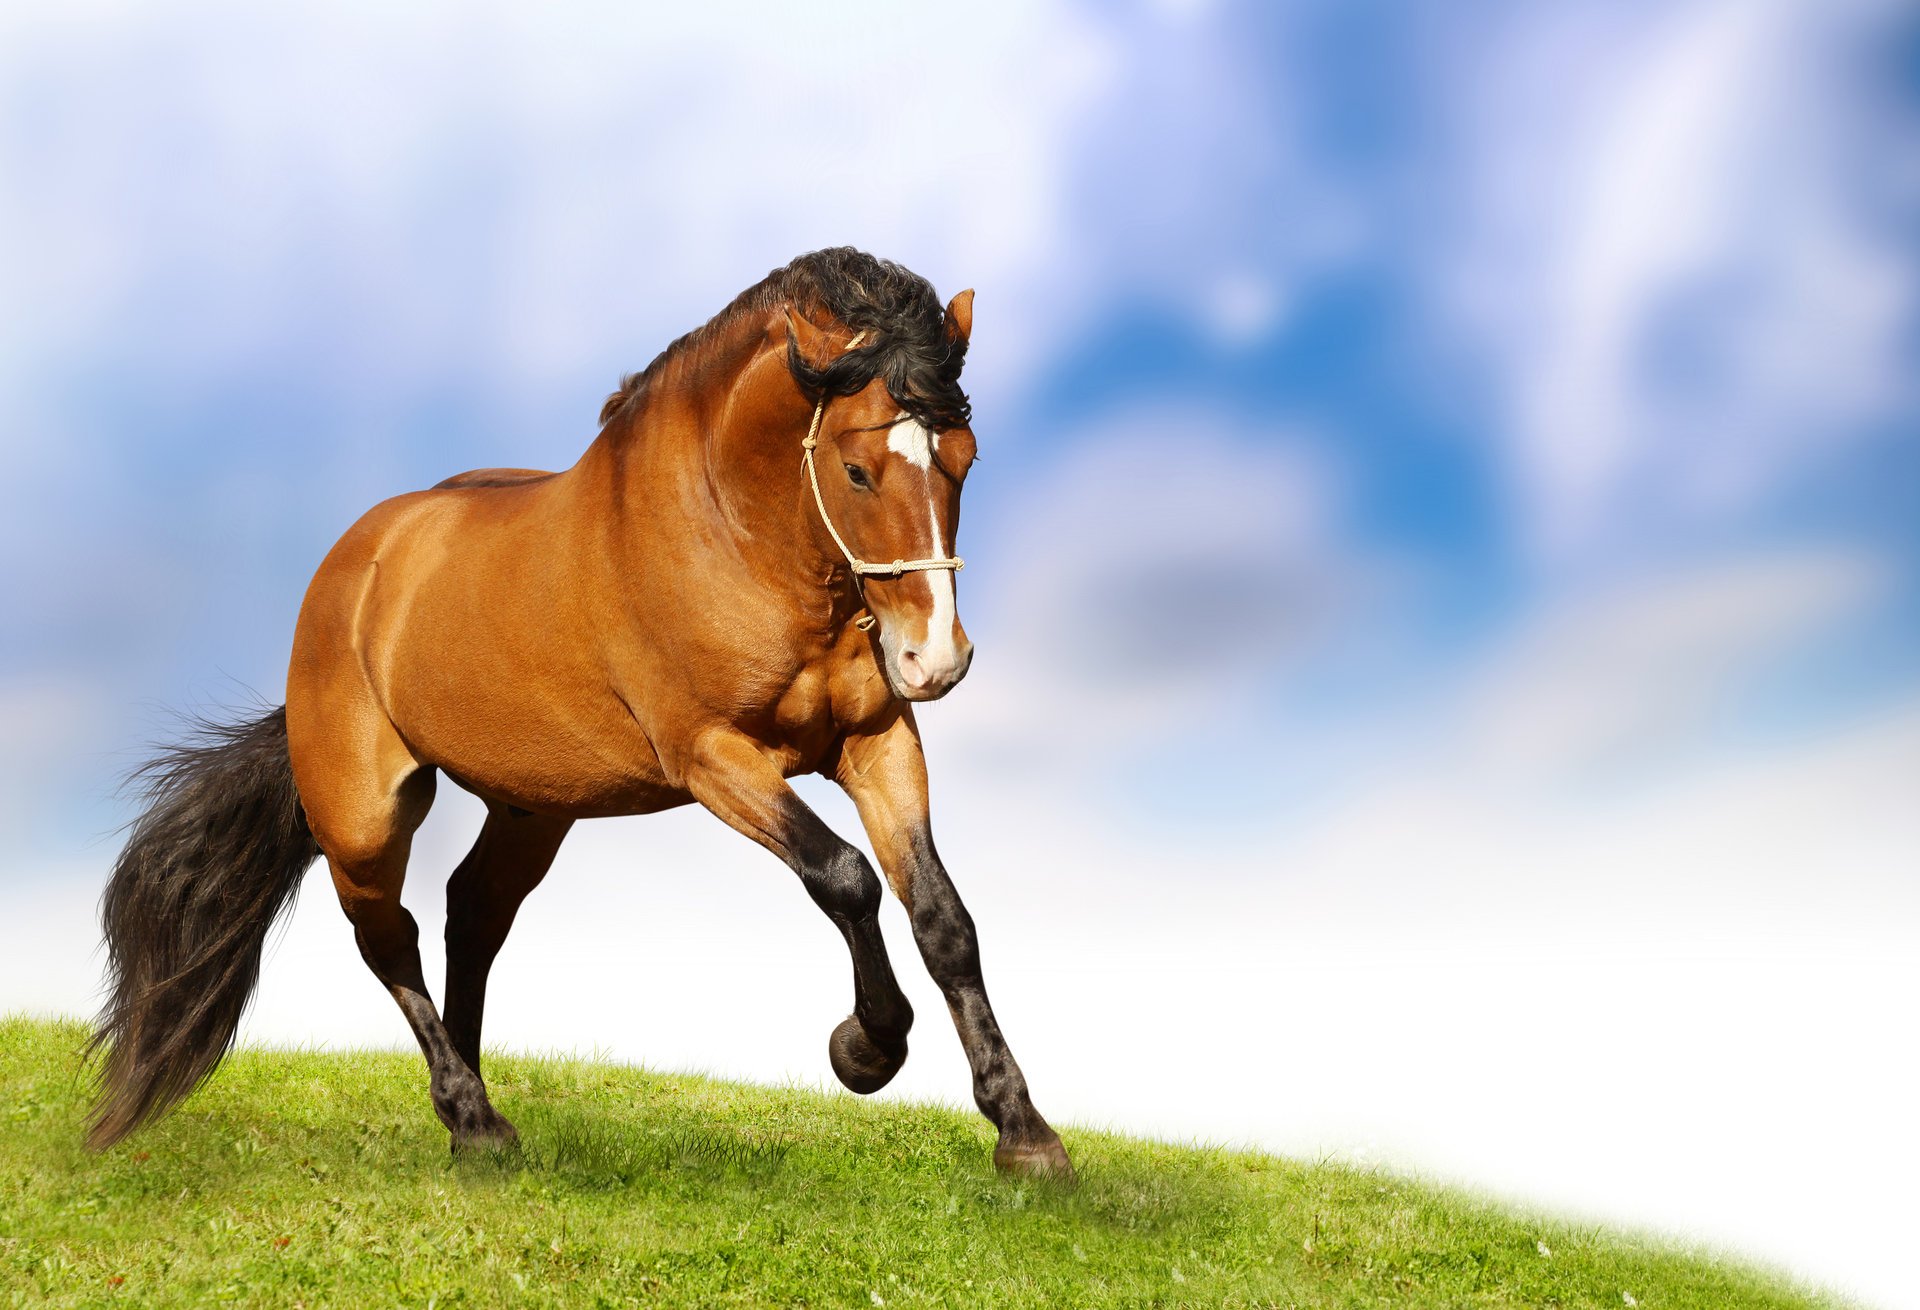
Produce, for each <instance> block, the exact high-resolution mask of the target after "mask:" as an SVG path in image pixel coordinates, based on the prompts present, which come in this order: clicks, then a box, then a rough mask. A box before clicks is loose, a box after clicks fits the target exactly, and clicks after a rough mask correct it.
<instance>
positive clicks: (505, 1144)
mask: <svg viewBox="0 0 1920 1310" xmlns="http://www.w3.org/2000/svg"><path fill="white" fill-rule="evenodd" d="M519 1151H520V1131H519V1129H517V1128H515V1127H514V1126H513V1125H512V1124H510V1123H508V1122H507V1121H506V1120H505V1119H503V1118H501V1117H500V1116H499V1115H498V1114H496V1115H494V1122H493V1123H491V1124H488V1125H487V1126H486V1127H484V1128H472V1129H468V1130H467V1131H466V1132H457V1133H455V1134H454V1135H453V1153H454V1154H455V1155H457V1156H490V1155H491V1156H501V1155H517V1154H519Z"/></svg>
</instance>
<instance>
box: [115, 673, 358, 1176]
mask: <svg viewBox="0 0 1920 1310" xmlns="http://www.w3.org/2000/svg"><path fill="white" fill-rule="evenodd" d="M134 781H135V782H136V783H137V784H138V785H139V787H140V791H141V795H142V796H143V797H144V798H145V800H146V802H147V808H146V812H145V813H143V814H142V815H141V816H140V818H139V820H138V821H137V822H135V824H134V825H133V835H132V836H131V837H129V838H128V840H127V846H126V849H125V850H123V851H121V852H120V859H119V861H118V862H117V863H115V864H114V866H113V877H112V879H111V880H110V881H109V882H108V883H107V891H106V895H105V896H103V897H102V898H101V901H100V922H101V926H102V928H104V929H105V931H106V937H107V955H108V980H109V982H110V983H111V984H112V989H113V991H112V996H111V998H110V999H109V1000H108V1001H107V1005H106V1008H105V1010H103V1011H102V1012H101V1015H100V1023H99V1027H98V1028H97V1029H96V1031H95V1032H94V1035H93V1042H92V1045H91V1048H90V1049H92V1050H94V1051H96V1052H97V1051H99V1050H102V1049H104V1050H105V1051H106V1053H107V1057H106V1065H105V1068H104V1069H103V1070H102V1071H101V1077H100V1099H99V1101H98V1103H97V1104H96V1105H95V1106H94V1109H93V1120H92V1131H91V1132H90V1133H89V1134H88V1136H87V1141H88V1144H89V1145H91V1146H93V1147H94V1148H95V1149H96V1150H99V1149H104V1148H105V1147H108V1146H111V1145H113V1143H115V1142H117V1141H119V1140H120V1139H121V1138H122V1137H125V1136H126V1135H127V1134H128V1133H130V1132H132V1131H133V1130H134V1129H136V1128H138V1127H140V1125H142V1124H144V1123H146V1122H147V1121H148V1120H150V1119H153V1118H156V1117H158V1116H159V1115H160V1114H162V1113H163V1112H165V1111H166V1110H167V1109H168V1108H169V1107H171V1106H172V1105H173V1104H174V1103H175V1102H176V1101H178V1100H180V1099H181V1098H182V1097H184V1096H185V1095H187V1093H189V1092H191V1091H192V1090H193V1089H194V1088H196V1087H198V1086H199V1085H200V1084H201V1082H203V1081H204V1080H205V1079H206V1077H207V1075H208V1074H210V1073H212V1072H213V1070H214V1066H216V1065H218V1064H219V1063H220V1059H221V1057H222V1056H224V1055H225V1054H226V1053H227V1050H228V1048H229V1047H231V1046H232V1045H233V1035H234V1032H235V1030H236V1029H237V1028H239V1026H240V1015H241V1012H242V1011H243V1010H245V1009H246V1007H247V999H248V997H250V996H251V995H252V994H253V987H254V984H255V982H257V981H258V980H259V977H260V956H261V953H262V951H263V950H264V949H265V947H266V942H267V930H268V929H269V928H270V927H272V925H273V921H274V919H275V918H276V917H277V916H278V915H279V914H280V912H281V911H282V910H283V909H285V908H286V907H287V906H288V905H289V904H291V903H292V901H293V896H294V893H295V892H296V891H297V890H299V887H300V879H301V877H302V875H304V874H305V873H306V871H307V867H308V866H309V865H311V864H312V863H313V861H314V859H315V858H316V857H317V856H318V855H319V854H320V848H319V847H318V846H316V845H315V844H314V840H313V834H312V833H311V832H309V831H308V830H307V820H306V815H305V814H304V813H302V812H301V809H300V796H299V793H298V792H296V791H295V790H294V786H293V765H292V762H291V761H290V760H289V759H288V756H287V712H286V709H285V708H284V707H282V708H280V709H276V710H274V711H272V712H271V713H269V714H266V715H264V716H263V717H261V718H258V719H255V720H253V721H252V722H242V723H236V724H218V723H211V722H200V723H198V724H196V725H195V731H194V734H193V736H192V737H191V738H190V739H189V740H188V741H187V742H185V743H183V744H181V745H178V746H173V747H169V748H168V749H167V750H165V751H163V752H162V753H161V754H160V755H158V756H157V757H155V758H154V759H153V760H151V761H150V762H148V763H147V764H146V765H145V766H144V767H143V768H141V769H140V770H139V771H138V772H137V773H135V774H134Z"/></svg>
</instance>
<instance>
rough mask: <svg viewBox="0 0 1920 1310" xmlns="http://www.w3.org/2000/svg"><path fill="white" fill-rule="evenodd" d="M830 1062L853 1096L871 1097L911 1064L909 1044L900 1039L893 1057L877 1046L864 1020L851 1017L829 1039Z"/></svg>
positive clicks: (828, 1052) (828, 1057)
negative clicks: (909, 1062) (865, 1026)
mask: <svg viewBox="0 0 1920 1310" xmlns="http://www.w3.org/2000/svg"><path fill="white" fill-rule="evenodd" d="M827 1059H828V1060H830V1061H832V1063H833V1072H834V1076H835V1077H837V1078H838V1079H839V1080H840V1081H841V1082H842V1083H845V1084H846V1087H847V1090H848V1091H850V1092H858V1093H860V1095H862V1096H871V1095H872V1094H873V1093H875V1092H877V1091H879V1090H880V1089H881V1088H882V1087H885V1086H886V1085H887V1084H888V1083H890V1082H892V1081H893V1076H894V1075H895V1074H897V1073H899V1072H900V1066H901V1065H903V1064H905V1063H906V1062H907V1041H906V1038H904V1037H903V1038H901V1039H900V1045H899V1047H898V1049H896V1050H894V1051H892V1052H891V1053H889V1052H887V1051H883V1050H881V1049H880V1048H879V1047H878V1046H875V1045H874V1043H873V1039H872V1038H871V1037H869V1036H867V1030H866V1029H865V1028H863V1027H862V1026H861V1024H860V1020H859V1019H857V1018H855V1017H854V1016H852V1015H848V1016H847V1017H846V1018H845V1019H842V1020H841V1021H840V1026H839V1027H837V1028H835V1029H834V1030H833V1036H831V1037H829V1038H828V1039H827Z"/></svg>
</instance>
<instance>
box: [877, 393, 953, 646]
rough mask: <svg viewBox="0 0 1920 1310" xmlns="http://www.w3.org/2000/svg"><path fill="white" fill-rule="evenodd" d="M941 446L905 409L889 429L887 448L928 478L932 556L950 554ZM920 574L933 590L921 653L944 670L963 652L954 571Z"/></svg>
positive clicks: (929, 530) (929, 556) (925, 478)
mask: <svg viewBox="0 0 1920 1310" xmlns="http://www.w3.org/2000/svg"><path fill="white" fill-rule="evenodd" d="M939 448H940V438H939V437H938V436H937V435H936V434H934V433H932V432H930V431H928V430H927V429H926V428H925V427H924V426H922V425H921V424H920V423H919V422H918V421H917V420H916V419H914V418H913V417H912V416H911V415H909V414H907V413H904V412H902V413H901V414H900V415H899V416H898V417H897V418H896V420H895V422H894V425H893V426H892V427H891V428H889V429H888V430H887V449H888V450H891V451H893V452H894V453H895V454H897V455H899V456H900V457H901V458H902V459H904V460H906V461H907V463H909V464H911V465H913V466H914V467H915V468H917V469H919V470H920V472H921V477H922V478H923V479H924V480H925V486H926V489H927V535H928V539H929V541H930V542H931V543H932V544H931V545H930V546H929V547H928V549H927V558H929V559H945V558H946V556H947V543H946V539H945V538H944V536H942V534H941V531H940V511H939V508H938V505H937V503H936V502H935V499H934V494H933V456H934V452H935V451H937V450H938V449H939ZM921 576H923V577H924V578H926V580H927V586H928V588H929V589H930V590H931V591H932V593H933V608H932V609H931V610H929V611H928V613H927V630H926V632H925V634H924V635H923V636H922V637H921V640H920V645H919V651H918V654H919V656H920V659H921V660H922V661H923V662H924V663H925V664H926V665H927V667H928V668H929V669H930V670H933V671H937V672H945V671H947V670H950V669H952V668H953V666H954V665H955V664H957V663H958V662H959V660H960V651H959V649H958V648H957V647H956V646H955V645H954V641H953V627H954V614H955V612H956V610H957V608H958V606H957V605H956V603H955V599H954V590H953V571H952V570H951V569H928V570H926V572H924V573H923V574H922V575H921Z"/></svg>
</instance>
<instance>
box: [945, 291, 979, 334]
mask: <svg viewBox="0 0 1920 1310" xmlns="http://www.w3.org/2000/svg"><path fill="white" fill-rule="evenodd" d="M947 335H948V336H950V337H952V338H953V339H954V340H955V341H965V340H967V339H968V338H969V337H971V336H972V335H973V288H972V287H968V288H967V289H966V290H965V291H962V292H961V293H960V294H959V295H957V296H955V297H954V298H953V300H952V301H951V302H950V303H949V304H948V305H947Z"/></svg>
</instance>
